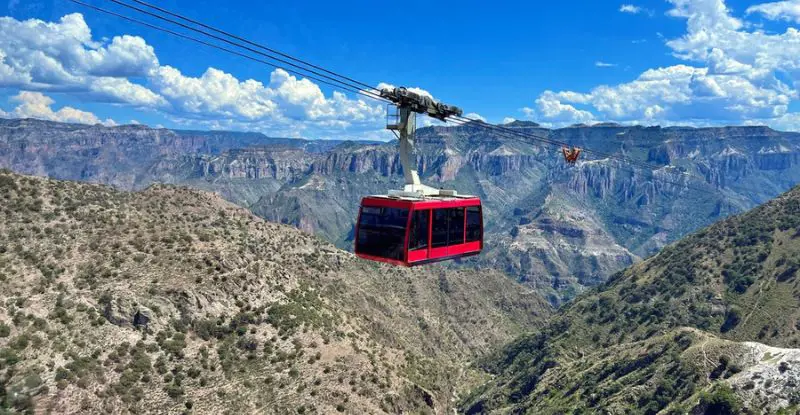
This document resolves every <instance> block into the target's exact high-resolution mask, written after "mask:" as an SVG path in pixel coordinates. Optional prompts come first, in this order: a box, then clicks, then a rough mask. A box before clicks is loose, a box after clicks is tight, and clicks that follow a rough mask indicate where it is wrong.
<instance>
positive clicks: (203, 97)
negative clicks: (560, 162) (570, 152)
mask: <svg viewBox="0 0 800 415" xmlns="http://www.w3.org/2000/svg"><path fill="white" fill-rule="evenodd" d="M2 87H7V88H11V89H17V90H26V91H39V92H46V93H49V92H62V93H68V94H73V95H74V96H78V97H80V98H81V99H82V100H86V101H93V102H108V103H116V104H122V105H127V106H130V107H134V108H139V109H149V110H155V111H157V112H160V113H162V114H164V115H165V116H168V117H169V118H170V119H173V120H174V121H175V122H176V123H181V125H185V126H186V127H194V126H197V127H202V126H208V127H209V128H213V127H215V126H236V127H242V128H244V129H250V130H252V129H258V128H260V129H261V130H262V131H264V132H268V133H272V132H290V133H292V134H295V135H299V134H306V135H308V136H311V137H316V136H323V135H328V136H330V135H331V134H341V133H343V132H345V131H351V130H352V131H372V130H375V129H376V128H381V127H382V126H383V125H382V120H383V116H384V108H383V106H382V105H380V104H379V103H378V102H376V101H373V100H369V99H366V100H365V99H352V98H349V97H348V96H347V95H345V94H342V93H338V92H334V93H332V94H329V95H326V94H324V93H323V91H322V90H321V89H320V87H319V86H318V85H317V84H315V83H313V82H311V81H310V80H308V79H303V78H298V77H295V76H293V75H291V74H289V73H288V72H286V71H284V70H282V69H276V70H274V71H273V72H272V73H271V75H270V78H269V82H268V83H266V84H265V83H262V82H260V81H258V80H254V79H247V80H240V79H238V78H236V77H235V76H234V75H233V74H230V73H227V72H225V71H222V70H220V69H217V68H213V67H209V68H208V69H206V70H205V72H203V73H202V74H201V75H200V76H197V77H195V76H189V75H186V74H184V73H182V72H181V70H179V69H178V68H175V67H172V66H162V65H161V64H160V63H159V59H158V57H157V56H156V52H155V50H154V48H153V47H152V46H150V45H148V44H147V42H146V41H145V40H144V39H142V38H140V37H138V36H130V35H124V34H123V35H120V36H115V37H112V38H111V39H105V38H104V39H101V40H96V39H94V38H93V36H92V32H91V30H90V28H89V26H88V25H87V24H86V22H85V21H84V19H83V16H82V15H81V14H77V13H75V14H69V15H66V16H64V17H62V18H61V19H60V20H58V21H57V22H46V21H42V20H38V19H29V20H24V21H18V20H16V19H14V18H11V17H0V88H2ZM410 89H411V90H412V91H415V92H418V93H423V94H428V92H427V91H423V90H421V89H418V88H410ZM428 95H429V94H428ZM48 105H49V104H47V105H44V107H47V106H48ZM44 107H41V106H39V107H37V108H39V109H40V110H42V111H41V113H40V115H41V116H42V117H44V118H47V117H50V118H48V119H53V117H58V116H59V115H58V112H54V113H53V114H49V113H47V112H46V111H44ZM62 114H64V115H65V114H66V113H62ZM65 116H66V115H65ZM74 116H75V117H78V114H74ZM86 120H89V118H85V119H84V121H86ZM80 122H83V121H80Z"/></svg>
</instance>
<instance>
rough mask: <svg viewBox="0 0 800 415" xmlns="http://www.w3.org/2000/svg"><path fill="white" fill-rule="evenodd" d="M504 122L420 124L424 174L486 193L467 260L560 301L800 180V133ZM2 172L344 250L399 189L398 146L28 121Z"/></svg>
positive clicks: (14, 126) (11, 132)
mask: <svg viewBox="0 0 800 415" xmlns="http://www.w3.org/2000/svg"><path fill="white" fill-rule="evenodd" d="M503 128H505V129H506V130H503V131H501V130H496V129H495V130H492V129H487V128H484V127H483V126H480V125H477V124H474V123H473V124H467V125H463V126H459V127H428V128H422V129H420V130H418V143H419V145H418V164H419V170H420V173H421V175H422V177H423V180H424V181H425V182H427V183H429V184H432V185H434V186H437V187H448V188H450V187H453V188H456V189H458V190H459V191H460V192H461V193H471V194H475V195H478V196H480V197H481V198H482V200H483V203H484V207H485V222H486V249H485V251H484V253H483V254H482V255H481V256H479V257H477V258H473V259H470V260H468V261H464V262H465V263H466V264H468V265H469V266H471V267H473V266H478V267H487V268H493V269H499V270H502V271H504V272H505V273H506V274H508V275H510V276H511V277H512V278H513V279H515V280H517V281H521V282H523V283H525V284H527V285H528V286H531V287H533V288H536V289H537V290H538V291H539V292H542V293H544V294H546V295H548V298H549V299H550V301H551V302H552V303H553V304H555V305H558V304H560V303H561V301H562V300H563V299H569V298H571V297H573V296H574V295H575V293H577V292H580V291H582V290H584V289H585V288H586V287H591V286H595V285H597V284H600V283H602V282H603V281H605V280H606V279H607V278H608V277H609V276H610V275H612V274H613V273H614V272H616V271H619V270H620V269H622V268H624V267H626V266H629V265H631V264H634V263H636V262H638V261H640V260H641V259H642V258H645V257H647V256H649V255H651V254H653V253H655V252H657V251H658V250H659V249H660V248H662V247H663V246H665V245H666V244H668V243H670V242H673V241H675V240H677V239H679V238H680V237H682V236H683V235H686V234H688V233H690V232H692V231H694V230H697V229H699V228H701V227H702V226H705V225H708V224H710V223H713V222H714V221H716V220H719V219H721V218H724V217H727V216H728V215H730V214H733V213H737V212H742V211H745V210H747V209H750V208H752V207H754V206H756V205H758V204H760V203H763V202H765V201H767V200H769V199H771V198H773V197H775V196H777V195H778V194H780V193H781V192H783V191H786V190H788V189H789V188H790V187H791V186H792V185H794V184H795V183H797V182H798V180H800V168H798V163H800V134H798V133H786V132H778V131H774V130H771V129H769V128H767V127H757V126H754V127H726V128H683V127H669V128H660V127H640V126H621V125H616V124H608V123H607V124H599V125H595V126H584V125H577V126H573V127H568V128H562V129H546V128H543V127H541V126H539V125H538V124H535V123H532V122H521V121H516V122H513V123H511V124H506V125H504V126H503ZM504 131H505V132H504ZM508 131H512V132H515V133H522V134H528V135H537V136H541V137H546V138H547V139H550V140H558V141H562V142H566V143H569V144H571V145H574V146H578V147H582V148H586V149H589V150H593V151H594V152H593V153H592V152H585V153H584V155H585V157H584V158H582V159H581V160H580V161H579V162H578V163H577V164H576V165H575V166H569V165H567V164H566V163H564V161H563V158H562V157H561V156H560V149H559V148H554V147H553V146H551V145H549V144H543V143H542V142H540V141H536V140H533V139H530V138H526V137H521V136H517V135H513V134H511V133H509V132H508ZM597 154H600V155H601V156H600V157H597V156H596V155H597ZM608 155H611V156H612V157H609V156H608ZM620 158H630V159H635V160H637V163H638V164H630V163H626V162H624V161H620V160H619V159H620ZM642 163H647V165H648V166H647V167H648V168H641V164H642ZM667 165H669V166H671V167H664V166H667ZM0 166H2V167H7V168H10V169H12V170H14V171H17V172H21V173H25V174H35V175H40V176H48V177H53V178H59V179H69V180H81V181H89V182H94V183H102V184H110V185H113V186H115V187H117V188H119V189H122V190H139V189H143V188H145V187H147V186H149V185H150V184H153V183H171V184H181V185H187V186H190V187H193V188H196V189H200V190H208V191H212V192H215V193H217V194H219V195H221V196H222V197H223V198H225V199H227V200H229V201H231V202H233V203H236V204H238V205H240V206H243V207H246V208H248V209H249V210H251V211H252V212H253V213H255V214H256V215H258V216H260V217H262V218H265V219H267V220H270V221H274V222H280V223H285V224H291V225H293V226H295V227H298V228H300V229H302V230H304V231H307V232H312V233H315V234H317V235H319V236H322V237H323V238H325V239H326V240H328V241H331V242H332V243H334V244H335V245H337V246H338V247H340V248H345V249H350V247H351V245H352V232H353V224H354V220H355V217H356V214H357V209H358V202H359V200H360V198H361V197H363V196H364V195H368V194H380V193H385V192H386V191H387V189H391V188H399V187H400V186H401V185H402V183H401V181H402V169H401V167H400V163H399V159H398V156H397V151H396V142H388V143H374V142H372V143H363V142H331V141H316V140H299V139H281V138H270V137H266V136H263V135H261V134H257V133H233V132H197V131H173V130H167V129H152V128H148V127H145V126H119V127H103V126H99V125H98V126H84V125H71V124H59V123H53V122H46V121H37V120H30V119H25V120H0ZM458 265H463V264H456V266H458Z"/></svg>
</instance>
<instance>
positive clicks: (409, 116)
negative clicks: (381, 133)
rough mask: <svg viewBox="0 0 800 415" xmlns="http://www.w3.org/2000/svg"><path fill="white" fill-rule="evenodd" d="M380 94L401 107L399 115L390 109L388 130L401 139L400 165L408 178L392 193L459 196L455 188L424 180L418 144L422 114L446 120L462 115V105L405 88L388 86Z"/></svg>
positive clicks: (393, 194) (420, 195) (396, 194)
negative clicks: (418, 160)
mask: <svg viewBox="0 0 800 415" xmlns="http://www.w3.org/2000/svg"><path fill="white" fill-rule="evenodd" d="M380 94H381V97H382V98H385V99H387V100H389V101H391V102H392V103H393V105H394V106H395V107H396V108H397V112H396V113H395V114H391V113H390V112H389V111H387V122H386V129H387V130H391V131H392V132H394V133H395V135H396V136H397V139H398V140H399V141H400V145H399V149H400V164H401V165H402V166H403V176H404V177H405V186H404V187H403V190H401V191H397V190H390V191H389V195H390V196H400V197H403V196H406V197H421V198H424V197H425V196H454V197H457V196H458V192H456V191H455V190H444V189H436V188H433V187H430V186H426V185H424V184H422V183H421V182H420V180H419V173H418V172H417V157H416V151H415V148H414V144H415V141H416V140H415V139H416V133H417V114H418V113H419V114H425V115H427V116H429V117H432V118H436V119H437V120H441V121H446V120H447V118H448V117H452V116H461V114H462V113H463V111H462V110H461V108H458V107H456V106H453V105H447V104H444V103H441V102H436V101H434V100H433V99H432V98H431V97H429V96H426V95H420V94H417V93H415V92H412V91H409V90H408V89H407V88H404V87H398V88H384V89H381V91H380ZM393 115H394V116H393ZM398 133H399V134H398Z"/></svg>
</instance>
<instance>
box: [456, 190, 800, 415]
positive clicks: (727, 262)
mask: <svg viewBox="0 0 800 415" xmlns="http://www.w3.org/2000/svg"><path fill="white" fill-rule="evenodd" d="M799 277H800V187H796V188H794V189H793V190H791V191H789V192H787V193H785V194H783V195H781V196H780V197H778V198H776V199H775V200H772V201H770V202H768V203H766V204H764V205H762V206H760V207H758V208H756V209H753V210H751V211H749V212H747V213H745V214H742V215H739V216H735V217H731V218H729V219H727V220H723V221H721V222H719V223H717V224H714V225H712V226H710V227H708V228H705V229H703V230H700V231H698V232H696V233H694V234H692V235H690V236H688V237H686V238H684V239H682V240H681V241H679V242H677V243H675V244H672V245H670V246H668V247H666V248H665V249H664V250H662V251H661V252H660V253H658V254H657V255H655V256H653V257H652V258H650V259H648V260H646V261H644V262H642V263H640V264H637V265H634V266H632V267H629V268H628V269H626V270H624V271H622V272H619V273H617V274H616V275H614V276H613V277H612V278H611V279H610V280H609V281H608V282H606V283H605V284H604V285H602V286H600V287H598V288H597V289H595V290H593V291H592V292H589V293H586V294H585V295H582V296H579V297H578V298H577V299H576V300H575V301H574V302H573V303H571V304H569V305H568V306H566V307H565V308H564V309H563V310H562V311H561V312H560V313H559V315H558V317H556V318H554V319H553V322H552V324H550V325H549V326H548V327H547V328H546V329H544V330H542V331H540V332H538V333H536V334H533V335H529V336H523V337H521V338H520V339H517V340H516V341H514V342H512V343H510V344H509V345H507V346H506V347H505V348H503V349H501V350H500V351H498V352H497V353H495V354H494V355H493V356H491V357H489V358H487V359H484V360H483V361H482V363H481V367H483V368H484V369H485V370H487V371H488V372H490V373H493V374H495V375H496V378H495V379H493V380H491V381H489V382H487V383H486V384H485V385H483V387H481V388H479V389H477V390H475V391H473V393H472V395H471V396H470V397H469V398H467V399H466V400H465V401H464V402H463V406H462V409H464V410H465V411H466V412H468V413H478V412H484V411H493V410H498V411H500V412H504V411H514V412H516V411H522V410H524V411H532V412H533V413H561V412H562V411H575V413H581V412H584V413H594V412H604V411H610V412H620V411H622V412H626V413H650V414H654V413H676V414H677V413H687V412H691V413H703V412H704V411H705V410H706V409H707V408H708V407H709V405H711V403H712V402H724V403H725V406H726V408H738V409H737V410H736V411H733V412H732V413H737V412H740V411H741V412H747V411H750V412H753V413H760V411H762V410H766V411H767V412H769V413H773V412H776V411H778V410H779V409H781V408H787V407H789V408H794V409H793V410H796V409H797V408H798V405H800V394H798V393H797V385H798V384H799V383H798V381H800V349H798V348H797V347H798V345H800V305H799V304H800V301H799V300H800V278H799ZM692 411H695V412H692ZM698 411H699V412H698ZM707 413H717V412H713V411H711V412H707ZM787 413H788V412H787ZM792 413H793V412H792Z"/></svg>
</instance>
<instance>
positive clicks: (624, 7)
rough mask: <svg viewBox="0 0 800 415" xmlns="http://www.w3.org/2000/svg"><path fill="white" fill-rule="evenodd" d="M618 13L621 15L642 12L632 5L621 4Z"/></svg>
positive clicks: (639, 8)
mask: <svg viewBox="0 0 800 415" xmlns="http://www.w3.org/2000/svg"><path fill="white" fill-rule="evenodd" d="M619 11H620V12H622V13H630V14H639V12H641V11H642V8H641V7H639V6H634V5H632V4H623V5H621V6H619Z"/></svg>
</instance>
